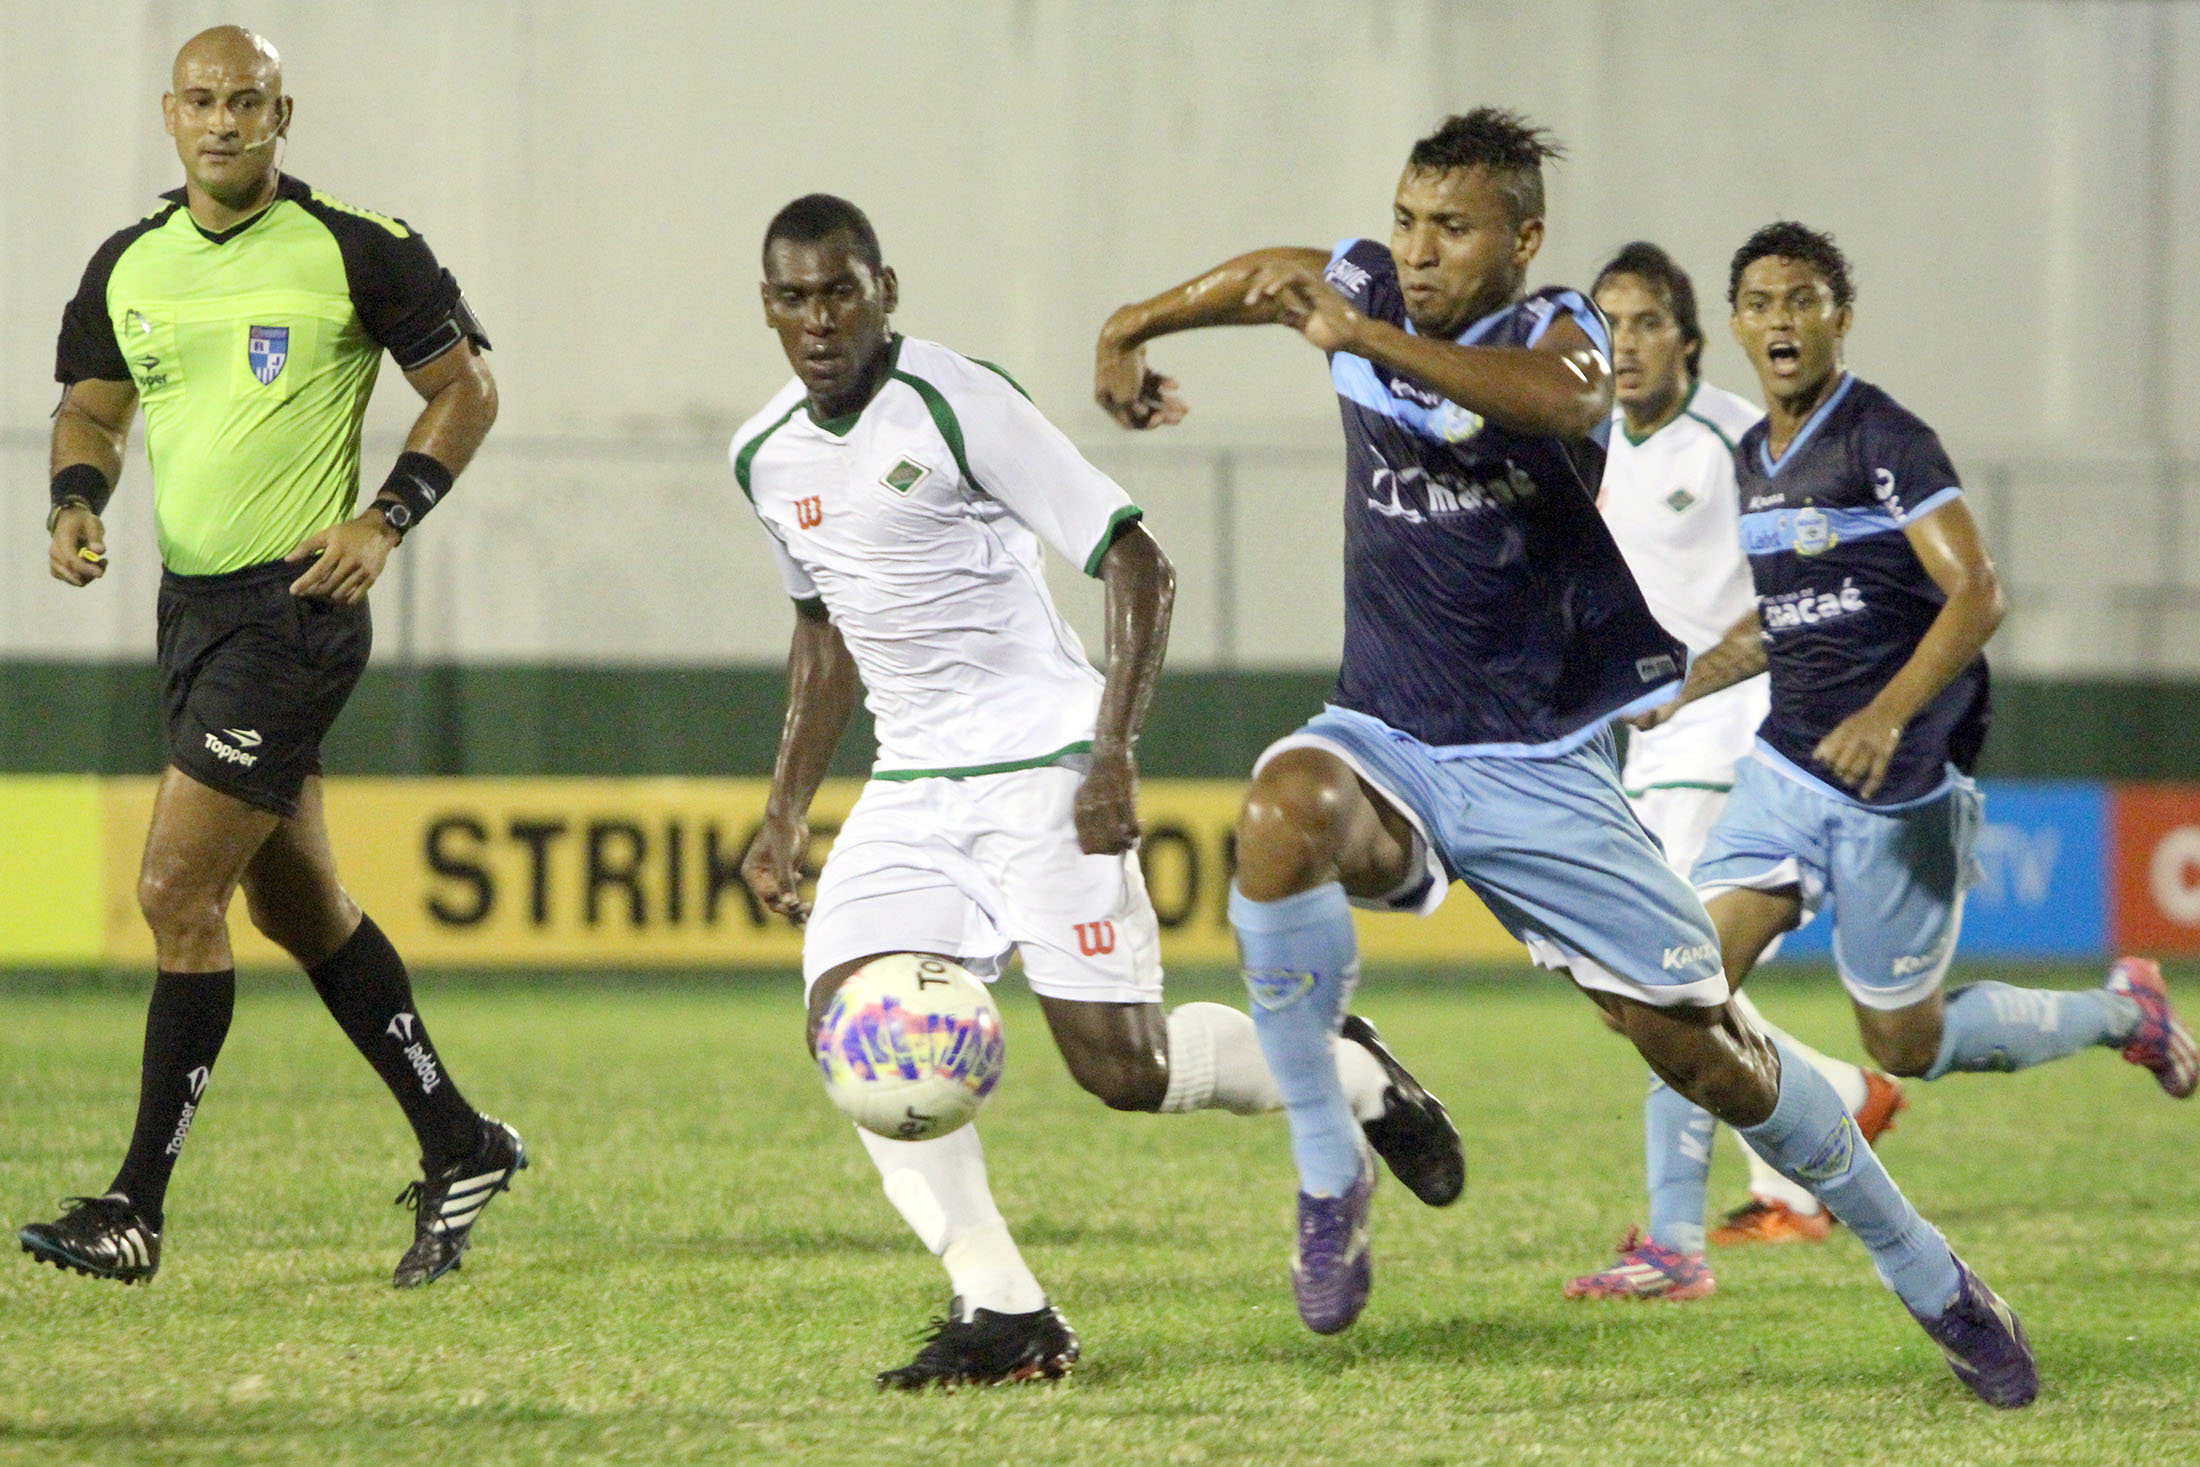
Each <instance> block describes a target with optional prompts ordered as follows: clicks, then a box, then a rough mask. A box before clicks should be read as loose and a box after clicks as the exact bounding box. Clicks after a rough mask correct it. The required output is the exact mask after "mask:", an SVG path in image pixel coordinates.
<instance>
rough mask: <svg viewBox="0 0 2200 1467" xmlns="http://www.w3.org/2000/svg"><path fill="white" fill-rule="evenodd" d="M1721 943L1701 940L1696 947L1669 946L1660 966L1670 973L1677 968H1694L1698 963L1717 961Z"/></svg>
mask: <svg viewBox="0 0 2200 1467" xmlns="http://www.w3.org/2000/svg"><path fill="white" fill-rule="evenodd" d="M1718 960H1719V945H1718V944H1717V943H1715V942H1699V943H1697V944H1696V945H1695V946H1694V947H1669V948H1667V949H1666V950H1665V960H1664V962H1662V963H1661V964H1659V966H1660V967H1661V968H1663V969H1664V970H1665V971H1666V972H1668V973H1670V972H1672V971H1673V970H1674V969H1675V968H1692V967H1694V966H1695V965H1696V964H1698V963H1716V962H1717V961H1718Z"/></svg>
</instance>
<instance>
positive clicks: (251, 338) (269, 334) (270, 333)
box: [244, 326, 290, 387]
mask: <svg viewBox="0 0 2200 1467" xmlns="http://www.w3.org/2000/svg"><path fill="white" fill-rule="evenodd" d="M244 354H245V356H246V358H247V359H248V360H250V361H251V363H252V375H253V376H254V377H255V378H257V379H258V381H259V384H260V385H261V386H262V387H267V386H270V385H272V384H273V383H274V381H275V379H276V378H277V377H280V376H282V375H283V363H285V362H287V361H289V360H290V328H289V327H288V326H254V327H253V328H251V330H250V331H249V332H247V333H246V335H245V347H244Z"/></svg>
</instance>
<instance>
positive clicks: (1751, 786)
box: [1693, 746, 1985, 1009]
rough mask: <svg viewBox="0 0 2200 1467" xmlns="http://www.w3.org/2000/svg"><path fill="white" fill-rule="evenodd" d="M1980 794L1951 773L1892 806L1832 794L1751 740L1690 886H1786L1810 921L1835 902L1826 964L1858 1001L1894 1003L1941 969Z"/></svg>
mask: <svg viewBox="0 0 2200 1467" xmlns="http://www.w3.org/2000/svg"><path fill="white" fill-rule="evenodd" d="M1984 815H1985V800H1984V799H1983V798H1982V797H1981V796H1980V794H1979V790H1978V786H1977V785H1975V784H1973V783H1972V782H1971V781H1970V780H1968V779H1966V778H1964V777H1963V776H1962V775H1960V774H1956V773H1954V772H1953V771H1951V772H1950V774H1949V783H1948V786H1947V789H1946V790H1945V791H1944V792H1942V793H1940V794H1937V795H1934V796H1932V797H1931V798H1928V799H1925V800H1921V801H1918V802H1916V803H1914V804H1908V805H1899V806H1895V807H1893V808H1891V809H1872V808H1869V807H1866V806H1864V805H1860V804H1858V803H1856V802H1855V801H1854V800H1851V799H1848V798H1846V797H1844V796H1842V795H1841V794H1839V793H1837V792H1836V791H1834V790H1833V789H1832V788H1830V787H1829V786H1827V785H1825V784H1824V783H1822V782H1821V781H1819V780H1817V779H1814V778H1812V777H1811V776H1810V775H1809V774H1806V773H1805V772H1803V771H1802V770H1799V769H1796V768H1795V767H1794V766H1793V765H1792V764H1790V763H1788V761H1787V760H1785V759H1782V758H1781V757H1780V756H1779V755H1777V754H1774V753H1772V752H1771V751H1769V750H1766V749H1764V748H1762V747H1761V746H1760V748H1759V751H1758V753H1757V755H1756V756H1755V757H1754V758H1750V759H1745V760H1743V761H1742V762H1741V763H1740V764H1739V765H1738V766H1736V768H1735V771H1734V793H1733V794H1731V795H1729V796H1728V797H1727V802H1726V813H1725V814H1724V815H1723V816H1721V817H1720V819H1719V823H1718V824H1717V825H1715V826H1713V827H1712V830H1711V838H1710V839H1709V840H1707V841H1706V842H1705V843H1704V848H1703V854H1702V855H1701V856H1700V857H1698V858H1697V860H1696V869H1695V871H1694V872H1693V878H1694V880H1695V883H1696V890H1697V891H1698V892H1699V893H1701V894H1702V895H1703V897H1704V898H1705V899H1706V900H1709V899H1710V898H1712V897H1714V896H1717V895H1718V894H1719V893H1720V892H1722V891H1733V890H1735V889H1736V888H1748V889H1750V890H1752V891H1779V890H1783V889H1785V888H1790V887H1792V888H1794V889H1795V890H1796V891H1797V892H1798V893H1799V894H1800V895H1801V897H1802V899H1803V921H1804V922H1808V921H1810V920H1811V918H1813V917H1815V916H1816V915H1817V914H1818V911H1819V909H1820V908H1821V907H1823V906H1824V905H1825V904H1826V902H1827V901H1828V900H1829V899H1830V900H1831V901H1832V902H1833V962H1834V966H1835V967H1836V968H1838V969H1839V970H1840V972H1841V981H1842V983H1844V984H1845V985H1847V987H1848V990H1849V994H1850V996H1851V997H1853V998H1854V999H1855V1000H1856V1001H1857V1002H1858V1003H1859V1004H1862V1005H1863V1006H1864V1007H1865V1008H1871V1009H1902V1008H1908V1007H1909V1006H1910V1005H1911V1004H1914V1003H1917V1002H1920V1001H1921V1000H1923V999H1924V998H1926V997H1927V996H1928V995H1930V994H1931V993H1932V992H1933V991H1934V990H1935V989H1937V988H1939V987H1940V984H1941V980H1942V979H1944V978H1946V977H1947V976H1948V965H1949V963H1950V962H1952V961H1953V960H1954V958H1955V954H1956V937H1957V934H1958V933H1960V932H1961V931H1962V930H1963V893H1964V891H1965V890H1966V889H1967V888H1969V887H1970V886H1971V885H1972V884H1973V882H1975V881H1976V880H1977V876H1976V867H1975V866H1974V864H1973V862H1972V858H1971V849H1972V847H1973V846H1974V845H1975V844H1976V843H1977V841H1978V831H1979V824H1980V821H1981V820H1982V819H1983V818H1984Z"/></svg>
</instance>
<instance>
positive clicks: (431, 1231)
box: [394, 1116, 527, 1289]
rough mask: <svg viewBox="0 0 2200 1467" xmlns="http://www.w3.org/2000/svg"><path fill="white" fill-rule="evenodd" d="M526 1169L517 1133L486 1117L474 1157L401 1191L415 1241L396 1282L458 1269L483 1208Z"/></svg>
mask: <svg viewBox="0 0 2200 1467" xmlns="http://www.w3.org/2000/svg"><path fill="white" fill-rule="evenodd" d="M526 1169H527V1147H526V1145H525V1143H523V1142H522V1141H521V1140H520V1139H519V1132H517V1131H515V1130H513V1129H512V1128H511V1127H510V1126H507V1125H506V1124H504V1122H502V1121H500V1120H497V1119H496V1118H495V1117H493V1116H483V1117H482V1118H481V1145H480V1147H479V1149H477V1150H476V1151H475V1152H474V1154H473V1155H472V1156H469V1157H467V1158H466V1159H465V1160H463V1161H455V1162H452V1163H451V1164H450V1165H449V1166H447V1167H444V1168H443V1169H442V1170H440V1171H438V1172H436V1173H435V1174H434V1175H433V1176H424V1177H423V1178H422V1179H421V1180H420V1181H417V1182H414V1183H413V1184H412V1185H411V1186H409V1187H407V1188H406V1189H405V1190H404V1191H402V1192H400V1193H398V1194H397V1202H398V1205H399V1206H401V1207H404V1206H409V1207H411V1208H412V1210H413V1244H412V1247H410V1248H408V1249H406V1250H405V1256H404V1257H403V1258H400V1259H399V1260H397V1277H396V1278H395V1280H394V1282H395V1283H396V1285H397V1287H398V1288H400V1289H411V1288H417V1287H419V1286H420V1285H422V1284H432V1283H434V1282H435V1281H436V1280H437V1279H439V1278H441V1277H443V1275H445V1274H447V1273H449V1272H450V1271H451V1270H452V1269H454V1268H457V1267H458V1266H459V1264H460V1263H461V1262H462V1261H463V1260H464V1258H465V1256H466V1244H467V1242H468V1241H469V1240H470V1239H471V1238H472V1237H473V1232H474V1224H475V1223H476V1222H478V1221H480V1219H481V1212H482V1209H483V1208H485V1207H487V1206H488V1205H489V1202H490V1200H491V1199H492V1198H494V1197H495V1196H496V1195H497V1193H499V1192H502V1191H504V1190H506V1189H507V1188H509V1187H510V1186H511V1185H512V1176H513V1174H514V1173H516V1172H521V1171H525V1170H526Z"/></svg>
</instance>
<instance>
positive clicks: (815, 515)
mask: <svg viewBox="0 0 2200 1467" xmlns="http://www.w3.org/2000/svg"><path fill="white" fill-rule="evenodd" d="M794 522H795V523H796V524H797V525H800V526H801V527H802V528H803V529H805V530H814V529H816V528H817V527H818V526H819V525H822V524H824V523H825V501H824V500H822V499H820V498H819V497H818V496H817V495H815V494H812V495H811V496H810V497H809V498H807V499H797V500H796V501H795V502H794Z"/></svg>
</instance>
